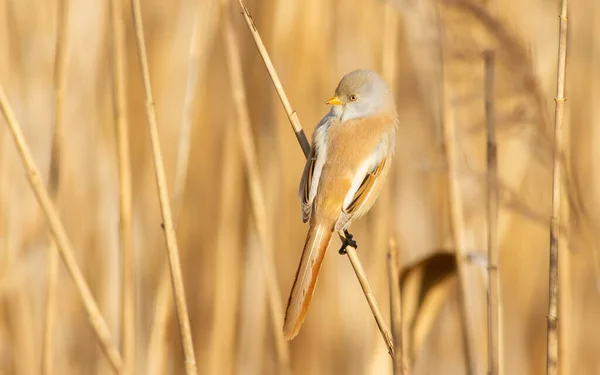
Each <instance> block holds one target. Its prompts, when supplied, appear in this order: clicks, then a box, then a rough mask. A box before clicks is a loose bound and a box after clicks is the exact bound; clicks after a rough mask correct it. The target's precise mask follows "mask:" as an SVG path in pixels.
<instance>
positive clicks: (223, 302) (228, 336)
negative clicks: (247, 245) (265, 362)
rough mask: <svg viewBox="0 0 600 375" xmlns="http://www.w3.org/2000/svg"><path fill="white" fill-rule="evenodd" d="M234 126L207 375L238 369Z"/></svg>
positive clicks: (229, 132) (229, 135)
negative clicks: (236, 349)
mask: <svg viewBox="0 0 600 375" xmlns="http://www.w3.org/2000/svg"><path fill="white" fill-rule="evenodd" d="M237 137H238V135H237V131H236V129H235V123H233V121H230V123H229V124H227V129H226V131H225V137H224V140H223V142H224V146H223V154H222V155H223V156H222V157H221V160H223V161H224V165H223V169H222V176H221V184H220V186H221V199H220V205H219V207H220V209H219V213H220V218H219V223H218V230H217V233H218V234H217V252H216V260H215V263H216V268H215V274H216V280H215V302H214V305H213V319H214V322H213V327H212V332H211V340H210V341H211V357H210V364H209V370H208V374H211V375H229V374H231V373H232V370H233V368H235V363H234V362H235V355H234V354H235V336H236V335H235V333H236V317H237V311H238V304H239V303H238V298H239V297H238V296H239V288H240V283H239V281H240V279H239V266H240V259H239V258H240V257H239V250H238V249H239V244H238V240H239V234H238V232H239V228H240V222H241V220H242V217H240V215H238V209H239V207H240V206H241V205H242V204H243V202H242V194H240V190H242V188H241V186H242V184H243V181H242V174H241V173H240V172H242V163H241V158H240V152H239V142H238V139H237Z"/></svg>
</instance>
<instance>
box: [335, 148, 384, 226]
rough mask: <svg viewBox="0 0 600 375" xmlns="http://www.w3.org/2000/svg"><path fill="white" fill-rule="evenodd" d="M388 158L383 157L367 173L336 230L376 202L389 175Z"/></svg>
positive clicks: (362, 213) (343, 212)
mask: <svg viewBox="0 0 600 375" xmlns="http://www.w3.org/2000/svg"><path fill="white" fill-rule="evenodd" d="M388 159H389V157H386V158H383V159H382V160H381V161H380V162H379V164H377V165H376V166H375V168H373V169H372V170H371V171H369V172H368V173H367V174H366V175H365V177H364V179H363V181H362V183H361V184H360V186H359V187H358V189H357V190H356V192H355V193H354V195H353V196H352V200H351V201H350V203H349V204H348V205H347V206H346V207H344V208H343V210H342V214H341V215H340V218H339V219H338V221H337V223H336V226H335V229H336V230H341V229H343V228H345V227H346V226H347V225H348V223H349V222H350V221H351V220H355V219H357V218H358V217H361V216H362V215H364V214H365V213H366V212H367V211H368V210H369V209H370V208H371V206H372V205H373V203H375V200H376V199H377V197H378V196H379V192H380V190H381V185H382V183H383V181H384V180H385V178H386V176H387V172H388V168H387V164H388V162H389V160H388Z"/></svg>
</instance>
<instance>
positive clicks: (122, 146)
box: [110, 0, 136, 375]
mask: <svg viewBox="0 0 600 375" xmlns="http://www.w3.org/2000/svg"><path fill="white" fill-rule="evenodd" d="M110 19H111V26H112V35H111V37H112V74H113V112H114V114H113V115H114V120H115V127H116V129H115V134H116V143H117V163H118V170H119V247H120V252H121V332H122V336H121V350H122V353H123V359H124V360H125V365H126V366H127V373H128V374H132V375H133V374H135V351H136V343H135V332H136V329H135V328H136V319H135V300H136V293H135V256H134V249H133V243H132V242H133V241H132V237H131V236H132V228H131V226H132V223H131V220H132V219H131V217H132V207H131V206H132V202H131V201H132V197H131V164H130V156H129V129H128V122H127V103H126V99H127V98H126V88H127V77H126V64H127V61H126V53H125V34H124V21H123V0H110Z"/></svg>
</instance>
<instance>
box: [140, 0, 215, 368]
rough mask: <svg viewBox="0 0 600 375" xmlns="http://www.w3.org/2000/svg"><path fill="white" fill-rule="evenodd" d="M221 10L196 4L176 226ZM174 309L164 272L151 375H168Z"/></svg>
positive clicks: (179, 155)
mask: <svg viewBox="0 0 600 375" xmlns="http://www.w3.org/2000/svg"><path fill="white" fill-rule="evenodd" d="M218 10H219V7H218V6H217V3H216V1H215V0H206V1H201V2H198V3H197V4H196V9H195V14H194V23H193V26H192V27H193V30H192V37H191V40H190V52H189V54H190V56H189V63H188V73H187V80H186V91H185V97H184V102H183V109H182V111H183V114H182V122H181V127H180V129H179V141H178V147H177V150H178V151H177V164H176V166H175V180H174V184H173V193H172V196H171V202H172V205H173V217H174V220H175V225H177V224H178V223H179V222H180V218H181V210H182V205H183V199H184V193H185V184H186V181H187V177H188V165H189V156H190V150H191V142H192V122H193V110H194V106H193V104H194V103H195V102H196V100H197V98H198V95H200V92H199V91H198V83H199V81H200V79H201V78H202V77H204V74H205V70H206V64H207V59H208V53H207V52H208V50H209V48H208V46H209V44H210V42H212V40H213V38H214V34H215V30H216V26H217V23H218V17H217V15H218ZM171 306H172V305H171V288H170V282H169V270H168V268H163V270H162V271H161V274H160V281H159V283H158V291H157V293H156V311H155V313H154V317H153V320H152V322H153V323H152V328H151V331H150V340H149V342H148V363H147V371H148V373H149V374H154V375H158V374H163V373H164V372H165V371H166V367H165V366H166V365H167V363H166V358H168V356H169V355H168V354H169V346H168V345H167V340H166V334H167V330H168V327H169V322H170V317H171V313H172V309H171Z"/></svg>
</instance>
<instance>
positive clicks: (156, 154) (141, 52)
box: [132, 0, 197, 375]
mask: <svg viewBox="0 0 600 375" xmlns="http://www.w3.org/2000/svg"><path fill="white" fill-rule="evenodd" d="M132 7H133V18H134V24H135V36H136V43H137V49H138V60H139V64H140V69H141V71H142V76H143V79H144V93H145V95H146V115H147V117H148V130H149V133H150V140H151V143H152V155H153V161H154V171H155V173H156V186H157V188H158V198H159V203H160V210H161V215H162V219H163V228H164V233H165V241H166V245H167V252H168V255H169V266H170V270H171V283H172V286H173V294H174V300H175V309H176V310H177V320H178V323H179V330H180V333H181V341H182V345H183V351H184V355H185V369H186V373H187V374H188V375H192V374H197V369H196V358H195V355H194V344H193V342H192V331H191V329H190V321H189V314H188V309H187V304H186V301H185V289H184V284H183V276H182V273H181V264H180V262H179V249H178V247H177V239H176V237H175V229H174V226H173V218H172V215H171V207H170V205H169V192H168V188H167V178H166V173H165V166H164V162H163V158H162V151H161V147H160V141H159V139H158V124H157V121H156V111H155V109H154V99H153V97H152V86H151V85H150V70H149V68H148V57H147V54H146V43H145V40H144V27H143V24H142V11H141V5H140V0H132Z"/></svg>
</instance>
